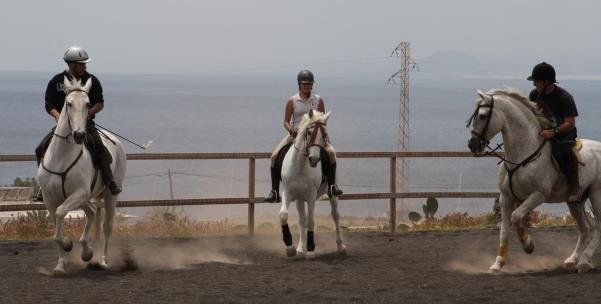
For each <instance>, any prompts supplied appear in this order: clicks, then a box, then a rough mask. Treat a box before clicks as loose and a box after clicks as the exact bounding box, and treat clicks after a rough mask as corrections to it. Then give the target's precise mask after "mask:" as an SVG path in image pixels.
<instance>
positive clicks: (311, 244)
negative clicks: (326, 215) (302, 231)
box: [307, 201, 315, 259]
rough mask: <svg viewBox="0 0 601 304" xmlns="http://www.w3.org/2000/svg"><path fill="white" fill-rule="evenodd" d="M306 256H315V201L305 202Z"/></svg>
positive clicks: (310, 257)
mask: <svg viewBox="0 0 601 304" xmlns="http://www.w3.org/2000/svg"><path fill="white" fill-rule="evenodd" d="M307 258H308V259H312V258H315V201H312V202H307Z"/></svg>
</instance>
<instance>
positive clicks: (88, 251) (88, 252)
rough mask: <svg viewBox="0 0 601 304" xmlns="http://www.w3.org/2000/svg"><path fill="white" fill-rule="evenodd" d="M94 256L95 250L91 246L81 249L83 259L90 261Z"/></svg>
mask: <svg viewBox="0 0 601 304" xmlns="http://www.w3.org/2000/svg"><path fill="white" fill-rule="evenodd" d="M93 256H94V251H92V250H91V249H89V248H88V249H85V250H82V251H81V260H82V261H84V262H89V261H90V260H91V259H92V257H93Z"/></svg>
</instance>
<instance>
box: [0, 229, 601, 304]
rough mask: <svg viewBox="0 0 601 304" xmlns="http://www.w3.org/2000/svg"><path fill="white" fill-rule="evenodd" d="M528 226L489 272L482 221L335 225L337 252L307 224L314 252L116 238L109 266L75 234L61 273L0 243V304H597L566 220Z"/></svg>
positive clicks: (39, 248) (27, 248)
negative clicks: (446, 227)
mask: <svg viewBox="0 0 601 304" xmlns="http://www.w3.org/2000/svg"><path fill="white" fill-rule="evenodd" d="M531 232H532V235H533V238H534V242H535V250H534V253H533V254H532V255H527V254H525V253H523V252H522V250H521V246H520V244H519V242H518V240H517V236H516V235H515V233H513V234H512V235H511V241H510V251H509V258H510V260H509V262H508V265H507V266H506V267H505V268H504V272H503V273H501V274H498V275H492V274H488V273H487V272H486V271H487V269H488V267H489V266H490V264H492V262H493V261H494V256H495V252H496V245H497V240H498V231H497V230H492V229H491V230H477V231H461V232H423V233H400V234H395V235H390V234H388V233H346V234H345V237H346V241H347V248H348V254H347V255H339V254H337V253H336V243H335V239H334V235H333V234H332V233H330V232H328V233H319V232H317V233H316V243H317V249H316V253H317V257H316V259H314V260H305V259H304V258H302V257H299V256H297V257H294V258H287V257H286V256H285V254H284V246H283V243H282V241H281V236H280V235H279V234H272V235H257V236H255V237H252V238H249V237H247V236H243V235H241V236H226V237H206V238H194V239H129V240H126V239H119V240H114V241H113V242H112V248H111V252H110V255H109V258H110V260H109V263H110V262H112V263H113V264H112V266H111V270H110V271H104V270H94V269H90V268H88V267H86V264H84V263H83V262H81V260H80V258H79V251H80V246H79V244H76V245H75V247H74V250H73V252H72V253H71V254H70V264H69V265H68V267H67V272H68V274H67V275H64V276H60V277H56V276H54V275H52V269H53V268H54V266H55V264H56V251H55V247H54V243H52V242H50V241H25V242H21V241H2V242H0V256H1V258H0V274H1V277H0V303H4V304H8V303H19V304H23V303H222V302H224V303H601V272H600V271H596V270H593V271H592V272H589V273H586V274H580V275H579V274H577V273H574V272H571V271H568V270H564V269H563V268H562V262H563V260H564V259H565V258H566V257H567V256H568V255H569V254H570V253H571V251H572V249H573V247H574V245H575V242H576V238H577V232H576V229H575V228H545V229H533V230H532V231H531ZM293 233H294V232H293ZM294 240H295V242H296V241H297V240H298V235H297V234H296V233H294ZM596 258H598V255H596Z"/></svg>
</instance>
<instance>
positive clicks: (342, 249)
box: [338, 245, 346, 255]
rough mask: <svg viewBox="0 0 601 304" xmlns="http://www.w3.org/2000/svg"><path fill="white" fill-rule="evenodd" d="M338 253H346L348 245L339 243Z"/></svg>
mask: <svg viewBox="0 0 601 304" xmlns="http://www.w3.org/2000/svg"><path fill="white" fill-rule="evenodd" d="M338 253H339V254H342V255H345V254H346V246H344V245H338Z"/></svg>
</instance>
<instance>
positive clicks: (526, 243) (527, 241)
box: [515, 219, 534, 254]
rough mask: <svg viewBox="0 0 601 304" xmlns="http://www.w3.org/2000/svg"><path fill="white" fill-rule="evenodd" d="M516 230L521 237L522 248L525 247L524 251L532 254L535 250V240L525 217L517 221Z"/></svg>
mask: <svg viewBox="0 0 601 304" xmlns="http://www.w3.org/2000/svg"><path fill="white" fill-rule="evenodd" d="M515 230H516V231H517V233H518V236H519V237H520V242H521V243H522V249H524V252H526V253H527V254H531V253H532V252H533V251H534V242H533V241H532V238H530V235H529V234H528V230H527V227H526V223H525V221H524V219H522V220H521V221H518V222H517V223H515Z"/></svg>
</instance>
